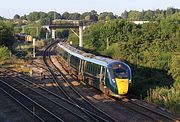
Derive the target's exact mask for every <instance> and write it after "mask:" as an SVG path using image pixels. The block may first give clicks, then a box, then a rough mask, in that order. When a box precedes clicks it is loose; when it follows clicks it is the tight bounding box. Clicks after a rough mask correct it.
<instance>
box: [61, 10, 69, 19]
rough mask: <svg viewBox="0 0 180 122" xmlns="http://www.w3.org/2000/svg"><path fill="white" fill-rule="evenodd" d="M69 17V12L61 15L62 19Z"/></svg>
mask: <svg viewBox="0 0 180 122" xmlns="http://www.w3.org/2000/svg"><path fill="white" fill-rule="evenodd" d="M69 16H70V14H69V12H64V13H63V14H62V19H67V20H68V19H69Z"/></svg>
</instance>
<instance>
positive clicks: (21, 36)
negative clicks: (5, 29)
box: [14, 33, 33, 42]
mask: <svg viewBox="0 0 180 122" xmlns="http://www.w3.org/2000/svg"><path fill="white" fill-rule="evenodd" d="M14 37H15V39H16V40H18V41H21V42H24V41H26V42H32V40H33V37H32V36H31V35H27V34H22V33H18V34H15V35H14Z"/></svg>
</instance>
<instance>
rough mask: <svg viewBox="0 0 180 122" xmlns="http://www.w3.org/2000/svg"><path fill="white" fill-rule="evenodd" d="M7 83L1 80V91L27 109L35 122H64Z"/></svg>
mask: <svg viewBox="0 0 180 122" xmlns="http://www.w3.org/2000/svg"><path fill="white" fill-rule="evenodd" d="M9 81H10V80H9ZM7 82H8V81H7V80H2V79H1V80H0V90H2V91H3V92H4V93H6V94H7V95H8V96H9V97H11V98H12V99H13V100H14V101H16V102H17V103H18V104H19V105H21V106H22V107H23V108H25V109H26V110H27V111H28V112H30V113H31V114H32V115H33V116H34V117H35V120H34V121H37V120H38V121H41V122H45V121H63V120H62V119H61V118H59V117H58V116H56V115H55V114H53V113H52V112H51V111H49V110H48V109H46V108H45V107H43V106H42V105H41V104H39V103H38V102H36V101H35V100H33V99H31V98H30V97H29V96H27V95H26V94H24V93H22V92H21V91H20V90H18V89H16V88H15V87H13V86H12V85H9V84H8V83H7Z"/></svg>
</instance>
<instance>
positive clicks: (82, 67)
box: [78, 59, 84, 81]
mask: <svg viewBox="0 0 180 122" xmlns="http://www.w3.org/2000/svg"><path fill="white" fill-rule="evenodd" d="M83 70H84V60H82V59H80V62H79V71H78V79H79V80H80V81H83V80H84V74H83Z"/></svg>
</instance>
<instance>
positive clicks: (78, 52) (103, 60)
mask: <svg viewBox="0 0 180 122" xmlns="http://www.w3.org/2000/svg"><path fill="white" fill-rule="evenodd" d="M58 45H59V46H60V47H61V48H62V49H64V50H65V51H67V52H68V53H70V54H71V55H73V56H76V57H78V58H81V59H84V60H86V61H89V62H92V63H95V64H98V65H102V66H105V67H107V66H108V64H111V63H115V62H118V63H121V64H124V65H127V64H125V63H124V62H121V61H118V60H113V59H110V58H105V57H102V56H95V55H93V54H90V53H86V52H83V51H81V50H78V49H76V48H74V47H72V46H70V45H69V44H66V43H64V42H59V43H58Z"/></svg>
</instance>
